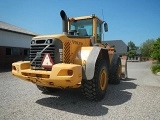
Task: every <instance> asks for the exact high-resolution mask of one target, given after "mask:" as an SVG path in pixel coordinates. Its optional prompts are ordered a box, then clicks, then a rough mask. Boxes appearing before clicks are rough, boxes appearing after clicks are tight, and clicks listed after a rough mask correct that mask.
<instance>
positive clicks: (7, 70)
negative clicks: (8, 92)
mask: <svg viewBox="0 0 160 120" xmlns="http://www.w3.org/2000/svg"><path fill="white" fill-rule="evenodd" d="M11 71H12V70H11V68H0V73H4V72H11Z"/></svg>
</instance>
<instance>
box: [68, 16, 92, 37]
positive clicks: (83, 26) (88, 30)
mask: <svg viewBox="0 0 160 120" xmlns="http://www.w3.org/2000/svg"><path fill="white" fill-rule="evenodd" d="M92 29H93V19H86V20H75V21H73V22H70V30H76V31H77V33H78V35H79V36H93V31H92Z"/></svg>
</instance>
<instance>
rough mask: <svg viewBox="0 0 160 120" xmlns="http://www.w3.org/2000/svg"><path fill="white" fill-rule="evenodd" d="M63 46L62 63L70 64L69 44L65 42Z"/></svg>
mask: <svg viewBox="0 0 160 120" xmlns="http://www.w3.org/2000/svg"><path fill="white" fill-rule="evenodd" d="M63 46H64V48H63V50H64V56H63V61H64V63H70V42H65V43H64V45H63Z"/></svg>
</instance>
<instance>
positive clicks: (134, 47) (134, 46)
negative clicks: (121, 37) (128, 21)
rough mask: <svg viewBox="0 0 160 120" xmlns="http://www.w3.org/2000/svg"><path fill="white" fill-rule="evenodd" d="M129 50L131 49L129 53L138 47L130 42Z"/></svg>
mask: <svg viewBox="0 0 160 120" xmlns="http://www.w3.org/2000/svg"><path fill="white" fill-rule="evenodd" d="M128 48H129V51H130V50H136V49H137V47H136V45H135V44H134V42H132V41H130V42H128Z"/></svg>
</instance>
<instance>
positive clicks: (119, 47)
mask: <svg viewBox="0 0 160 120" xmlns="http://www.w3.org/2000/svg"><path fill="white" fill-rule="evenodd" d="M102 43H103V44H109V45H110V46H115V49H116V52H117V53H119V54H126V53H127V45H126V44H125V43H124V42H123V41H122V40H110V41H102Z"/></svg>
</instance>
